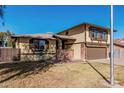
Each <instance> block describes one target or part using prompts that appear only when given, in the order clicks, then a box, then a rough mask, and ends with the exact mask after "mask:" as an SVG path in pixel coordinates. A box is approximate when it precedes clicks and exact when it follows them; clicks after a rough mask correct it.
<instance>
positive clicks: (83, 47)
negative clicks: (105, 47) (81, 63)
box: [81, 44, 85, 59]
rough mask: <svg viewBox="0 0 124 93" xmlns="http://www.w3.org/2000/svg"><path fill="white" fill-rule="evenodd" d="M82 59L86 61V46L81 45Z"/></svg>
mask: <svg viewBox="0 0 124 93" xmlns="http://www.w3.org/2000/svg"><path fill="white" fill-rule="evenodd" d="M81 59H85V45H84V44H81Z"/></svg>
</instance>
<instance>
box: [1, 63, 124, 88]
mask: <svg viewBox="0 0 124 93" xmlns="http://www.w3.org/2000/svg"><path fill="white" fill-rule="evenodd" d="M43 63H44V62H20V63H1V64H0V87H14V88H15V87H19V88H20V87H22V88H25V87H41V88H44V87H47V88H51V87H53V88H63V87H64V88H68V87H70V88H75V87H79V88H80V87H109V65H108V64H103V63H92V64H91V63H64V64H47V65H46V64H43ZM115 72H116V74H115V76H116V83H118V84H120V85H124V66H115Z"/></svg>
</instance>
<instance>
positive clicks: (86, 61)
mask: <svg viewBox="0 0 124 93" xmlns="http://www.w3.org/2000/svg"><path fill="white" fill-rule="evenodd" d="M86 63H87V64H89V65H90V67H92V69H93V70H95V71H96V72H97V73H98V74H99V75H100V76H101V77H102V78H103V79H104V80H105V81H106V82H107V83H108V84H110V81H109V80H108V79H107V78H106V77H105V76H104V75H103V74H102V73H101V72H100V71H98V70H97V69H96V68H95V67H94V66H93V65H92V64H91V63H90V62H88V61H86Z"/></svg>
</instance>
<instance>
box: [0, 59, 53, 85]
mask: <svg viewBox="0 0 124 93" xmlns="http://www.w3.org/2000/svg"><path fill="white" fill-rule="evenodd" d="M54 63H55V60H52V59H51V58H50V59H48V60H45V61H44V60H41V61H35V62H31V61H29V62H28V61H27V62H16V63H12V62H11V63H1V64H0V76H1V78H0V83H3V82H5V81H8V80H10V79H12V78H15V77H17V76H20V75H23V77H26V76H28V75H30V74H37V73H38V72H39V71H43V72H46V71H48V70H49V68H50V67H52V66H53V65H54ZM12 73H13V74H12Z"/></svg>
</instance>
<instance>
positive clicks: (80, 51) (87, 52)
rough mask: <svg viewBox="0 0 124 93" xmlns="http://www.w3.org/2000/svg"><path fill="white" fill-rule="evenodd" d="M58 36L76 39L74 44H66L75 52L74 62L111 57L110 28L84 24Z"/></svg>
mask: <svg viewBox="0 0 124 93" xmlns="http://www.w3.org/2000/svg"><path fill="white" fill-rule="evenodd" d="M58 34H59V35H65V36H71V37H73V38H75V39H76V41H75V42H74V43H68V44H65V46H66V47H67V48H68V47H69V49H70V48H72V49H73V50H74V53H73V54H74V57H73V59H74V60H80V59H82V60H94V59H107V58H108V57H109V56H108V54H109V53H108V52H109V43H110V29H109V28H106V27H102V26H98V25H94V24H89V23H83V24H80V25H77V26H74V27H72V28H70V29H67V30H65V31H62V32H59V33H58Z"/></svg>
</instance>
